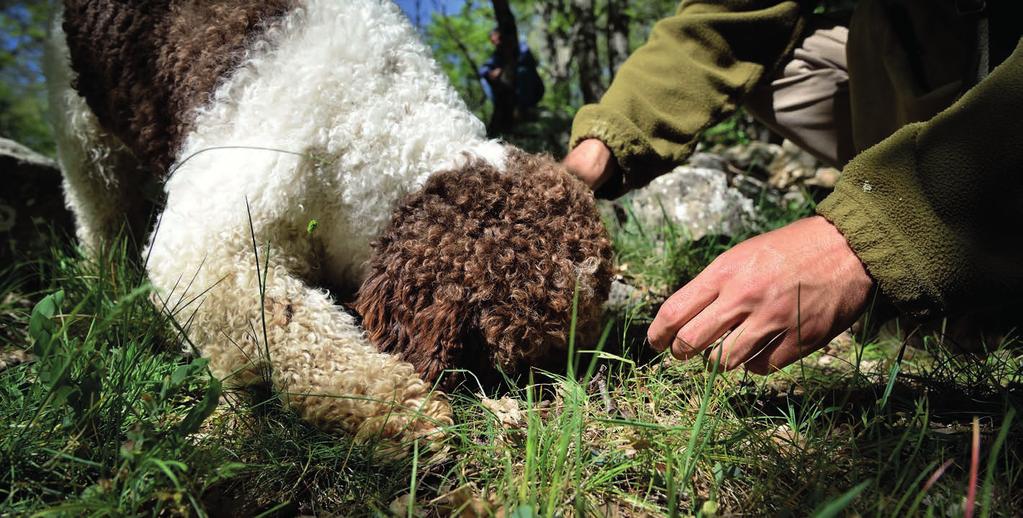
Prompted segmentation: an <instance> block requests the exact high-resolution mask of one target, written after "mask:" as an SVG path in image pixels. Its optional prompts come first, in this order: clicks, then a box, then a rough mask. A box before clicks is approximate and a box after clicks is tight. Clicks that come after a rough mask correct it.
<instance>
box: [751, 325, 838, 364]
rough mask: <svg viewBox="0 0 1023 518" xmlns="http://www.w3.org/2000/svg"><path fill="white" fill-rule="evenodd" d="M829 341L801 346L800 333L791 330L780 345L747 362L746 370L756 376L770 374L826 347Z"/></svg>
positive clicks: (769, 348)
mask: <svg viewBox="0 0 1023 518" xmlns="http://www.w3.org/2000/svg"><path fill="white" fill-rule="evenodd" d="M828 341H829V340H825V341H824V342H823V343H820V344H809V345H808V344H800V343H799V335H798V333H796V332H795V330H791V331H790V332H789V333H787V334H786V336H785V339H784V340H781V341H780V343H778V344H777V345H772V346H770V347H767V348H765V349H764V350H763V351H762V352H760V353H759V354H756V355H754V356H753V357H752V358H751V359H750V360H749V361H747V362H746V368H747V369H749V371H750V372H752V373H754V374H770V373H772V372H774V371H776V370H779V369H781V368H783V367H785V366H787V365H789V364H791V363H793V362H795V361H796V360H798V359H800V358H802V357H804V356H806V355H808V354H810V353H812V352H814V351H816V350H817V349H820V348H821V347H824V346H825V345H827V343H828Z"/></svg>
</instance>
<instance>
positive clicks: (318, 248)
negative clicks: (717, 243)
mask: <svg viewBox="0 0 1023 518" xmlns="http://www.w3.org/2000/svg"><path fill="white" fill-rule="evenodd" d="M143 4H144V6H143ZM55 28H56V29H55V30H54V34H53V38H52V39H51V40H52V41H51V47H52V48H51V49H50V53H49V55H50V59H49V60H48V66H47V72H48V76H49V79H50V83H51V102H52V106H53V108H54V110H53V111H54V113H55V114H56V115H57V117H56V119H57V120H56V121H55V127H56V129H57V133H58V141H59V142H58V148H59V158H60V162H61V165H62V167H63V169H64V174H65V188H66V195H67V202H68V204H69V206H70V207H71V208H72V210H73V211H74V213H75V215H76V218H77V228H78V236H79V238H80V240H81V241H82V243H83V245H84V246H85V247H86V248H87V249H89V250H97V249H99V247H101V246H103V243H104V242H105V241H107V240H109V239H111V238H112V237H113V236H114V234H115V233H116V232H117V231H118V229H119V228H121V226H122V225H123V223H124V222H125V220H126V219H127V220H129V221H130V222H131V224H132V225H134V227H135V228H140V227H142V226H143V225H144V221H142V219H141V218H143V210H142V209H141V208H140V207H141V205H140V200H141V196H140V195H139V185H141V184H143V183H145V180H146V179H148V178H153V177H156V178H158V179H159V180H160V181H161V182H162V184H163V188H164V192H165V194H166V201H165V204H164V206H163V208H162V212H161V214H160V216H159V219H158V221H159V223H158V225H156V227H155V230H153V231H152V232H151V234H150V237H149V241H148V243H149V244H148V247H147V250H146V251H145V252H144V255H145V256H147V257H148V262H147V270H148V275H149V278H150V280H151V282H152V284H153V285H154V287H155V289H156V295H157V297H158V299H159V301H160V303H161V304H162V305H164V306H165V307H166V308H167V310H168V311H171V312H173V314H174V315H177V316H178V317H179V318H180V319H181V321H182V322H187V324H188V338H189V342H190V343H192V344H194V345H195V346H196V347H197V348H198V349H199V351H200V352H201V353H202V354H203V355H204V356H206V357H208V358H209V359H210V365H211V367H212V369H213V371H214V373H216V374H217V375H218V376H221V377H224V378H225V379H226V380H227V381H228V382H230V383H232V384H234V385H247V384H251V383H255V382H258V381H260V373H264V372H271V373H272V379H271V381H272V383H273V384H274V386H275V388H276V390H277V391H279V392H280V393H281V394H282V397H284V399H285V401H286V402H287V403H288V404H290V406H291V407H293V408H294V409H295V410H297V411H298V412H299V413H300V414H301V415H302V416H303V417H304V418H306V419H308V420H310V421H311V422H313V423H315V424H317V425H319V426H321V427H324V428H328V429H341V430H344V431H347V432H351V433H355V434H357V435H362V436H367V435H377V434H379V435H382V436H384V437H388V438H403V437H418V436H423V435H427V434H432V433H434V432H436V431H437V428H438V427H439V426H443V425H445V424H447V423H450V422H451V413H450V408H449V407H448V404H447V403H446V401H445V400H444V398H443V396H442V395H440V394H439V393H438V392H436V391H433V390H432V386H431V382H433V381H435V380H437V379H438V378H440V377H441V375H442V373H443V372H444V371H445V370H446V369H454V368H465V367H468V368H471V369H474V370H480V371H484V370H488V369H489V370H493V369H497V368H500V369H503V370H505V371H511V372H515V371H516V370H520V369H523V368H526V367H528V366H531V365H536V364H543V365H545V366H546V365H548V364H550V363H552V362H553V363H556V362H557V361H558V359H559V358H560V359H561V361H563V359H564V350H565V348H566V347H565V346H566V343H567V336H568V332H569V329H568V327H569V322H570V320H571V314H572V305H573V304H572V301H573V296H574V294H575V293H576V292H578V293H579V297H578V312H579V313H578V314H579V315H580V320H579V322H580V324H579V330H580V331H585V332H583V333H582V335H586V332H589V331H590V330H591V329H596V327H597V326H596V325H595V324H596V320H597V319H598V318H599V316H600V308H601V304H602V302H603V300H604V299H605V298H606V296H607V291H608V287H609V278H610V245H609V243H608V240H607V237H606V235H605V231H604V229H603V227H602V225H601V223H600V221H599V217H598V216H597V213H596V211H595V208H594V204H593V200H592V196H591V195H590V194H589V192H588V190H587V189H586V188H585V186H583V184H582V183H580V182H579V181H577V180H575V179H574V178H572V177H571V176H570V175H569V174H568V173H567V172H566V171H565V170H564V169H563V168H561V167H560V166H559V165H557V164H556V163H555V162H554V161H553V160H551V159H550V158H549V157H537V156H531V155H528V154H526V153H523V152H521V151H518V150H515V149H513V148H511V147H510V146H506V145H503V144H501V143H499V142H496V141H492V140H487V139H486V138H485V136H484V128H483V126H482V124H481V123H480V122H479V120H477V119H476V118H475V117H474V116H473V115H472V114H471V113H470V112H469V111H468V110H467V109H466V107H465V105H464V104H463V103H462V101H461V100H460V99H459V98H458V96H457V95H456V94H455V92H454V90H453V89H452V88H451V87H450V85H449V84H448V82H447V80H446V79H445V78H444V76H443V75H442V73H441V71H440V70H439V68H438V67H437V65H436V63H435V62H434V61H433V59H432V57H431V55H430V52H429V50H428V48H427V47H426V46H425V45H423V44H422V43H421V42H420V41H419V38H418V37H417V34H416V32H415V30H414V29H413V28H412V27H411V26H410V24H409V23H408V21H407V20H406V19H405V18H404V16H403V15H402V14H401V12H400V11H399V10H398V8H397V7H396V6H395V5H393V4H392V3H390V2H388V1H384V0H344V1H336V0H304V1H300V0H271V1H262V0H260V1H257V0H219V1H206V0H164V1H157V2H145V3H139V2H126V1H123V0H65V2H64V12H63V21H62V23H61V24H56V25H55ZM311 221H316V222H318V227H317V229H316V230H315V231H310V230H309V229H310V226H309V224H310V222H311ZM147 232H150V231H149V230H147ZM374 241H376V246H375V248H374V246H373V243H374ZM254 242H255V243H258V244H259V246H258V248H260V252H259V258H258V264H259V265H258V266H257V258H256V257H255V256H254V255H255V254H254V251H253V243H254ZM266 243H269V244H270V247H269V250H268V251H267V250H264V249H263V248H262V246H263V245H264V244H266ZM267 254H268V255H267ZM264 262H265V263H266V264H268V268H267V269H266V271H263V270H261V268H262V264H263V263H264ZM260 275H265V277H266V279H265V290H264V291H263V297H262V299H261V298H260V292H261V291H260V284H261V282H262V280H261V279H260V278H259V277H260ZM367 276H368V277H369V278H368V280H367V279H366V278H367ZM363 281H366V284H365V285H363V287H362V289H361V292H360V296H359V299H358V302H357V307H358V310H359V311H360V312H361V313H362V314H363V316H364V317H365V325H366V327H367V329H368V330H369V331H370V333H369V337H370V338H371V339H372V340H373V341H374V342H376V345H374V344H373V343H371V341H370V340H369V339H367V336H366V334H364V333H363V331H362V330H361V329H360V328H359V327H358V325H357V323H356V321H355V319H354V318H353V317H352V316H351V315H349V314H347V313H345V312H344V311H343V310H342V308H341V307H339V306H337V305H335V303H334V302H333V300H332V298H331V297H330V296H329V295H328V293H327V292H326V291H325V290H324V289H322V288H321V287H322V286H335V287H346V286H347V287H351V288H352V290H353V291H354V288H355V287H357V286H359V285H360V284H362V283H363ZM261 308H262V309H261ZM263 318H265V319H266V326H267V330H266V340H265V343H264V339H263V333H262V330H261V320H262V319H263ZM378 347H379V348H382V349H384V350H385V351H386V352H379V351H378ZM392 353H393V354H392ZM403 360H407V361H408V362H411V364H410V363H408V362H406V361H403ZM267 366H269V367H270V369H266V368H265V367H267ZM417 371H418V372H417Z"/></svg>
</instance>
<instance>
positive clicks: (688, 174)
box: [626, 166, 754, 240]
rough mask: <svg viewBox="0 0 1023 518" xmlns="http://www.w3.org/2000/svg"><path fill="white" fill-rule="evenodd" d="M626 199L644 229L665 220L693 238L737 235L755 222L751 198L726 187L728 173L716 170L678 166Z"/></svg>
mask: <svg viewBox="0 0 1023 518" xmlns="http://www.w3.org/2000/svg"><path fill="white" fill-rule="evenodd" d="M626 200H627V201H626V203H630V204H631V205H632V211H633V213H634V214H635V216H636V218H637V220H638V223H639V224H641V225H643V227H644V228H646V229H658V228H661V226H662V225H663V224H664V223H665V220H666V219H667V221H668V222H670V223H672V224H673V225H675V226H676V227H677V228H678V229H679V230H680V231H681V234H683V235H685V236H687V237H689V238H690V239H693V240H696V239H700V238H702V237H703V236H706V235H709V234H717V235H726V236H736V235H738V234H741V233H743V232H745V231H747V230H748V229H750V228H751V225H752V224H753V222H754V211H753V200H751V199H749V198H747V197H746V196H743V194H742V193H740V192H739V191H738V190H736V189H734V188H732V187H729V185H728V177H727V175H726V174H725V173H724V172H723V171H720V170H717V169H710V168H703V167H691V166H680V167H677V168H675V170H673V171H672V172H670V173H668V174H666V175H663V176H661V177H659V178H657V179H656V180H654V181H653V182H651V183H650V185H648V186H646V187H644V188H642V189H638V190H636V191H634V192H632V193H631V194H629V195H628V196H627V198H626Z"/></svg>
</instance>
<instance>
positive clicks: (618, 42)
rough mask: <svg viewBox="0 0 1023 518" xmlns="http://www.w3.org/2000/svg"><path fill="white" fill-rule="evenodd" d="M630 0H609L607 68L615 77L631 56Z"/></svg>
mask: <svg viewBox="0 0 1023 518" xmlns="http://www.w3.org/2000/svg"><path fill="white" fill-rule="evenodd" d="M628 7H629V0H607V68H608V72H609V73H610V74H609V77H610V78H611V79H614V76H615V74H617V73H618V67H620V66H622V63H624V62H625V59H626V58H628V57H629V14H628V13H627V12H626V9H628Z"/></svg>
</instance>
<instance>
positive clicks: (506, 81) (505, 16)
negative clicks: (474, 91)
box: [487, 0, 519, 135]
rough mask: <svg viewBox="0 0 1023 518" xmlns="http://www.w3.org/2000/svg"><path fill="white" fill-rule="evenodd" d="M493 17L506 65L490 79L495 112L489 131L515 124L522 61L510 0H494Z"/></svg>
mask: <svg viewBox="0 0 1023 518" xmlns="http://www.w3.org/2000/svg"><path fill="white" fill-rule="evenodd" d="M493 4H494V17H495V18H496V19H497V29H498V31H500V33H501V44H500V45H499V46H498V48H497V52H498V54H499V55H500V56H501V60H502V61H503V63H504V64H503V65H502V66H501V75H500V76H498V78H497V80H496V81H491V82H490V88H491V91H492V92H493V95H494V113H493V114H492V115H491V117H490V127H489V128H487V129H488V131H489V132H490V134H492V135H494V134H500V133H503V132H505V131H508V130H510V129H511V128H512V126H513V125H514V124H515V66H516V64H517V63H518V61H519V36H518V27H516V25H515V16H514V15H513V14H512V12H511V7H509V6H508V0H493Z"/></svg>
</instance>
